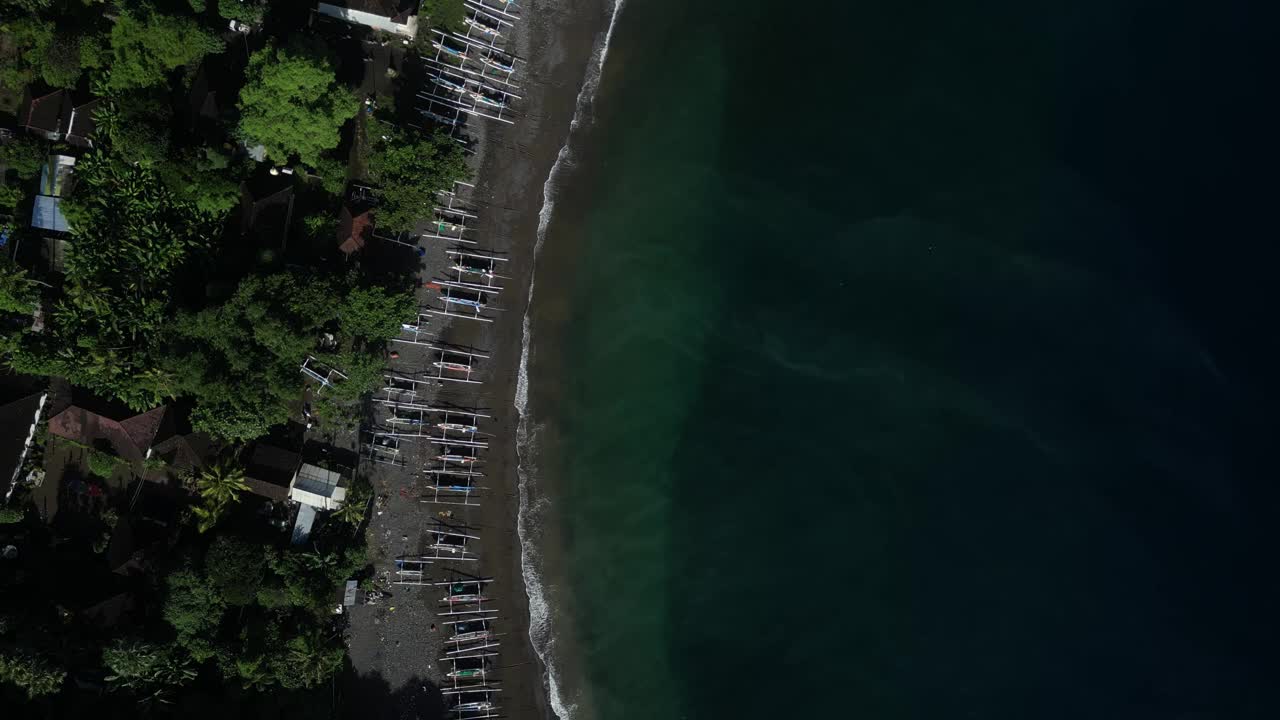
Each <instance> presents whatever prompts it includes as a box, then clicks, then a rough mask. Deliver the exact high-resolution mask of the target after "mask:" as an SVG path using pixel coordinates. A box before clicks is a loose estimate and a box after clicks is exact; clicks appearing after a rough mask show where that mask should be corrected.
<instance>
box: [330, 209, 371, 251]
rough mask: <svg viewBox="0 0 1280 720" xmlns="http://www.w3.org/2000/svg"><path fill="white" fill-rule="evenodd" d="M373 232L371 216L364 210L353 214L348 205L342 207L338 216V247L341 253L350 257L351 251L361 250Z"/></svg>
mask: <svg viewBox="0 0 1280 720" xmlns="http://www.w3.org/2000/svg"><path fill="white" fill-rule="evenodd" d="M372 234H373V216H372V214H371V213H370V212H369V211H368V210H365V211H364V212H362V213H360V214H358V215H357V214H355V213H353V212H352V211H351V208H349V207H343V208H342V214H341V215H339V216H338V249H339V250H341V251H342V254H343V255H346V256H347V257H350V256H351V254H352V253H354V252H356V251H358V250H363V249H364V246H365V244H366V243H367V242H368V241H369V236H370V235H372Z"/></svg>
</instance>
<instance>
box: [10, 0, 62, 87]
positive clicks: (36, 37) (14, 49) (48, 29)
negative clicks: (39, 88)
mask: <svg viewBox="0 0 1280 720" xmlns="http://www.w3.org/2000/svg"><path fill="white" fill-rule="evenodd" d="M6 15H8V13H6ZM55 29H56V26H55V25H54V23H52V22H51V21H48V20H44V19H42V18H39V17H36V16H35V15H34V13H33V14H31V15H26V16H20V17H16V18H13V19H12V20H7V21H6V22H5V23H4V35H5V42H4V43H0V48H3V54H2V55H0V86H3V87H6V88H9V89H10V90H12V91H14V92H18V93H20V92H21V91H22V87H23V86H24V85H26V84H27V83H29V82H31V81H32V80H34V79H35V77H36V75H37V74H38V73H39V71H40V63H41V62H42V61H43V59H44V57H45V55H46V54H47V53H48V52H49V48H50V46H52V45H53V37H54V32H55Z"/></svg>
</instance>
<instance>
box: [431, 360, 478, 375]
mask: <svg viewBox="0 0 1280 720" xmlns="http://www.w3.org/2000/svg"><path fill="white" fill-rule="evenodd" d="M431 364H432V365H434V366H435V367H438V368H440V369H441V370H452V371H454V372H471V366H470V365H465V364H463V363H456V362H449V361H448V360H440V361H438V362H433V363H431Z"/></svg>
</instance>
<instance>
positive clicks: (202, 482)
mask: <svg viewBox="0 0 1280 720" xmlns="http://www.w3.org/2000/svg"><path fill="white" fill-rule="evenodd" d="M196 488H197V489H198V490H199V492H200V497H202V498H204V499H205V503H206V505H207V506H209V507H218V508H219V509H220V508H221V507H224V506H226V505H229V504H230V503H233V502H236V501H237V500H239V499H240V493H242V492H245V491H247V490H248V489H249V485H248V484H246V483H245V475H244V468H242V467H239V466H236V465H232V464H230V463H227V462H219V463H215V464H214V465H211V466H209V467H207V468H205V469H203V470H201V471H200V479H199V480H198V481H197V482H196Z"/></svg>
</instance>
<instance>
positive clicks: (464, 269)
mask: <svg viewBox="0 0 1280 720" xmlns="http://www.w3.org/2000/svg"><path fill="white" fill-rule="evenodd" d="M452 268H453V269H454V270H457V271H458V272H460V273H467V274H469V275H480V276H482V277H487V278H490V279H493V278H496V277H498V276H497V275H495V274H494V273H492V272H490V271H489V270H485V269H484V268H481V267H475V266H474V265H463V264H462V263H458V264H457V265H453V266H452Z"/></svg>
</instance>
